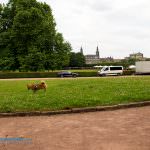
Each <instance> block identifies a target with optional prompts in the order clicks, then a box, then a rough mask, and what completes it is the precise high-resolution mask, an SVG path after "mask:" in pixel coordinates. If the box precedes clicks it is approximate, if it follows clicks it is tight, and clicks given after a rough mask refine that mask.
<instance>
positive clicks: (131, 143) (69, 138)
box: [0, 106, 150, 150]
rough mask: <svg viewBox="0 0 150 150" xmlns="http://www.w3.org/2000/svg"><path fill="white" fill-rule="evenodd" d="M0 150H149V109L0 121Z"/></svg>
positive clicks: (4, 119) (140, 108)
mask: <svg viewBox="0 0 150 150" xmlns="http://www.w3.org/2000/svg"><path fill="white" fill-rule="evenodd" d="M0 137H1V138H5V137H6V138H18V137H22V138H30V142H28V143H27V142H26V143H25V142H24V141H20V142H15V141H11V142H4V141H3V142H2V141H0V150H150V106H146V107H139V108H132V109H131V108H130V109H121V110H116V111H103V112H93V113H82V114H69V115H57V116H49V117H46V116H43V117H42V116H41V117H14V118H0Z"/></svg>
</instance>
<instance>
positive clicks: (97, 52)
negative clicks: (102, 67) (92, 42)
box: [96, 46, 100, 59]
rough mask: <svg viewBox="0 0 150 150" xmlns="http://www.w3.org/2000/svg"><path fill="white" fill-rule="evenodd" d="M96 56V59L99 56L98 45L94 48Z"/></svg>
mask: <svg viewBox="0 0 150 150" xmlns="http://www.w3.org/2000/svg"><path fill="white" fill-rule="evenodd" d="M96 56H97V58H98V59H99V58H100V55H99V48H98V46H97V48H96Z"/></svg>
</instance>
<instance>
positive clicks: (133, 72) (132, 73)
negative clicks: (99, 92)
mask: <svg viewBox="0 0 150 150" xmlns="http://www.w3.org/2000/svg"><path fill="white" fill-rule="evenodd" d="M134 74H135V71H134V70H124V71H123V75H134Z"/></svg>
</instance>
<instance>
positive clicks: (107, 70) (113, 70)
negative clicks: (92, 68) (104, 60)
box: [98, 66, 123, 76]
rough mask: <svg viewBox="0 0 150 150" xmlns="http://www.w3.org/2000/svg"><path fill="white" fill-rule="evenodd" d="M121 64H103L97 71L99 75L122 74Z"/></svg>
mask: <svg viewBox="0 0 150 150" xmlns="http://www.w3.org/2000/svg"><path fill="white" fill-rule="evenodd" d="M122 74H123V66H104V67H103V68H102V69H101V70H100V71H98V75H99V76H106V75H122Z"/></svg>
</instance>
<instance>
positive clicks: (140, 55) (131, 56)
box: [125, 52, 146, 60]
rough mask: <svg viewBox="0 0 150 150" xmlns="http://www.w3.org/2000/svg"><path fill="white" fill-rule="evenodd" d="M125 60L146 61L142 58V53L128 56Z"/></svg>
mask: <svg viewBox="0 0 150 150" xmlns="http://www.w3.org/2000/svg"><path fill="white" fill-rule="evenodd" d="M125 59H126V60H128V59H135V60H146V58H145V57H144V55H143V54H142V53H140V52H139V53H133V54H130V55H129V57H125Z"/></svg>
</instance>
